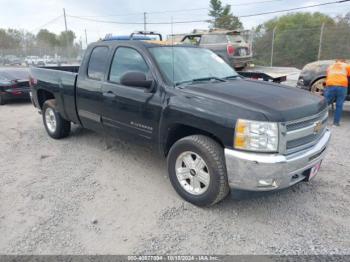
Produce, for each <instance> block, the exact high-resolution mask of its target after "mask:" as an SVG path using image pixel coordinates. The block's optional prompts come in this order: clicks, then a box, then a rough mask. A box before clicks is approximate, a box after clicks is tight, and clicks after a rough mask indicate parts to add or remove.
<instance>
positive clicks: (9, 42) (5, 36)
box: [0, 29, 22, 49]
mask: <svg viewBox="0 0 350 262" xmlns="http://www.w3.org/2000/svg"><path fill="white" fill-rule="evenodd" d="M21 40H22V38H21V32H20V31H18V30H15V29H7V30H5V29H0V49H17V48H20V46H21Z"/></svg>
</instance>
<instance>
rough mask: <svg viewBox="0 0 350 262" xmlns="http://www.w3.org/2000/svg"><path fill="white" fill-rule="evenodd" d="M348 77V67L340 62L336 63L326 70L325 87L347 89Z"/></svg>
mask: <svg viewBox="0 0 350 262" xmlns="http://www.w3.org/2000/svg"><path fill="white" fill-rule="evenodd" d="M349 76H350V65H348V64H346V63H342V62H336V63H335V64H333V65H331V66H330V67H328V69H327V80H326V85H327V86H342V87H348V85H349V81H348V77H349Z"/></svg>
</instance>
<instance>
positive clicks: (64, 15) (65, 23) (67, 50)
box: [63, 8, 70, 57]
mask: <svg viewBox="0 0 350 262" xmlns="http://www.w3.org/2000/svg"><path fill="white" fill-rule="evenodd" d="M63 19H64V28H65V30H66V35H65V38H66V52H67V56H68V57H69V56H70V50H69V43H68V34H67V32H68V27H67V17H66V9H65V8H63Z"/></svg>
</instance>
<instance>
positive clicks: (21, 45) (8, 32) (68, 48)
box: [0, 28, 81, 56]
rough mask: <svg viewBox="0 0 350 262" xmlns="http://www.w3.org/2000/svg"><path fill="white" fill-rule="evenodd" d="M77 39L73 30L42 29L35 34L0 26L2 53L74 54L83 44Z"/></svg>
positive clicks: (0, 50) (0, 51) (0, 49)
mask: <svg viewBox="0 0 350 262" xmlns="http://www.w3.org/2000/svg"><path fill="white" fill-rule="evenodd" d="M75 39H76V36H75V33H74V32H73V31H64V32H61V33H59V34H55V33H52V32H50V31H48V30H47V29H41V30H40V31H39V32H38V33H37V34H33V33H30V32H27V31H24V30H17V29H1V28H0V54H1V53H3V54H14V55H19V56H22V55H23V56H25V55H40V56H41V55H55V54H56V55H61V56H68V55H69V56H74V55H77V54H78V53H79V50H81V44H80V43H76V42H75Z"/></svg>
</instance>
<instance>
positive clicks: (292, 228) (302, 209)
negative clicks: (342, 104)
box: [0, 103, 350, 254]
mask: <svg viewBox="0 0 350 262" xmlns="http://www.w3.org/2000/svg"><path fill="white" fill-rule="evenodd" d="M344 114H345V116H344V118H345V119H344V123H343V125H342V126H341V127H339V128H332V129H333V138H332V141H331V146H330V148H329V151H328V155H327V157H326V159H325V161H324V163H323V166H322V169H321V171H320V173H319V174H318V176H317V177H316V178H315V179H314V180H313V181H312V182H311V183H302V184H298V185H296V186H294V187H293V188H290V189H288V190H284V191H281V192H276V193H271V194H255V195H248V194H246V195H241V196H240V198H238V197H237V196H236V195H234V194H233V195H231V196H230V197H228V198H227V199H226V200H224V201H223V202H221V203H219V204H218V205H216V206H213V207H210V208H198V207H195V206H193V205H191V204H189V203H186V202H184V201H183V200H182V199H181V198H180V197H178V196H177V194H176V193H175V191H174V190H173V189H172V187H171V185H170V182H169V180H168V178H167V172H166V167H165V161H164V160H163V159H161V158H159V156H158V155H157V154H156V153H153V152H152V151H150V150H149V149H147V148H144V147H140V146H138V145H135V144H132V143H126V142H123V141H118V140H112V139H111V138H107V139H104V138H103V136H101V135H97V134H95V133H93V132H90V131H87V130H83V129H81V128H79V127H77V126H74V127H73V130H72V134H71V136H70V137H68V138H67V139H63V140H59V141H57V140H53V139H50V138H49V137H48V135H47V134H46V133H45V130H44V128H43V125H42V122H41V116H40V115H38V114H37V113H36V110H35V109H34V108H33V107H32V106H31V105H30V104H28V103H12V104H8V105H5V106H1V107H0V127H1V130H0V155H1V158H0V159H1V160H0V253H1V254H165V253H166V254H189V253H190V254H213V253H214V254H350V238H349V236H350V225H349V222H350V221H349V217H350V211H349V206H350V205H349V204H350V194H349V193H350V174H349V172H348V170H349V168H350V161H349V160H348V158H349V151H350V125H349V124H350V106H349V105H347V112H345V113H344Z"/></svg>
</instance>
